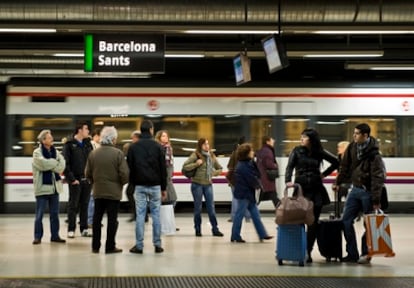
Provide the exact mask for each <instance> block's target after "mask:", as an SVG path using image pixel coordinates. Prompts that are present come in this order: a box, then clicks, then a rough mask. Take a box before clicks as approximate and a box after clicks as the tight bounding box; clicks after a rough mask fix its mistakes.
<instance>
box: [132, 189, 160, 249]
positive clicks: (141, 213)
mask: <svg viewBox="0 0 414 288" xmlns="http://www.w3.org/2000/svg"><path fill="white" fill-rule="evenodd" d="M134 196H135V207H136V212H137V221H136V224H135V242H136V244H135V245H136V247H137V249H140V250H142V249H143V248H144V230H145V214H146V213H147V203H149V207H150V213H151V218H152V243H153V244H154V246H156V247H161V222H160V206H161V186H159V185H158V186H140V185H137V186H135V194H134Z"/></svg>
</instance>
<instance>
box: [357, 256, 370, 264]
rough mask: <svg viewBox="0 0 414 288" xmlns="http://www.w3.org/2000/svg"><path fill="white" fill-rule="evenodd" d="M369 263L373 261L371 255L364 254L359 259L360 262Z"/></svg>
mask: <svg viewBox="0 0 414 288" xmlns="http://www.w3.org/2000/svg"><path fill="white" fill-rule="evenodd" d="M369 263H371V257H369V256H368V255H362V256H361V257H359V259H358V264H369Z"/></svg>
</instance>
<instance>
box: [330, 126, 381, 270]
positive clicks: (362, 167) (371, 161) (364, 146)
mask: <svg viewBox="0 0 414 288" xmlns="http://www.w3.org/2000/svg"><path fill="white" fill-rule="evenodd" d="M370 133H371V128H370V127H369V126H368V124H365V123H362V124H358V125H357V126H356V127H355V128H354V135H353V137H354V142H353V143H351V144H349V146H348V148H347V149H346V151H345V153H344V155H343V159H342V162H341V166H340V169H339V171H340V172H339V175H338V177H337V180H336V186H337V187H339V186H340V185H341V184H343V183H350V182H352V190H351V192H350V193H349V194H348V196H347V199H346V202H345V208H344V214H343V216H342V220H343V224H344V236H345V240H346V251H347V252H348V255H347V256H346V257H345V258H343V259H342V261H343V262H358V263H359V264H368V263H370V261H371V258H370V257H369V256H368V255H367V254H368V247H367V243H366V236H365V234H366V233H364V235H363V236H362V240H361V244H362V245H361V246H362V253H361V257H359V255H358V248H357V241H356V236H355V230H354V226H353V224H354V219H355V218H357V217H358V215H359V214H360V213H361V212H363V213H365V214H366V213H369V212H370V211H373V210H377V209H379V208H380V200H381V191H382V187H383V186H384V180H385V174H384V163H383V160H382V157H381V155H380V153H379V147H378V141H377V140H376V139H375V138H374V137H372V136H370Z"/></svg>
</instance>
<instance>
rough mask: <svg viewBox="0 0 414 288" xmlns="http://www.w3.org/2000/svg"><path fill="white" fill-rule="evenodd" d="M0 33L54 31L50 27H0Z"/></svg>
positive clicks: (54, 30) (54, 31)
mask: <svg viewBox="0 0 414 288" xmlns="http://www.w3.org/2000/svg"><path fill="white" fill-rule="evenodd" d="M0 32H2V33H56V29H52V28H0Z"/></svg>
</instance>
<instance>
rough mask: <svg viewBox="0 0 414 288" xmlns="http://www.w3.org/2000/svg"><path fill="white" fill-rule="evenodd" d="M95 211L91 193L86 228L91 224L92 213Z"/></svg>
mask: <svg viewBox="0 0 414 288" xmlns="http://www.w3.org/2000/svg"><path fill="white" fill-rule="evenodd" d="M94 211H95V199H93V196H92V192H91V197H90V198H89V204H88V226H89V225H92V224H93V213H94Z"/></svg>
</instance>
